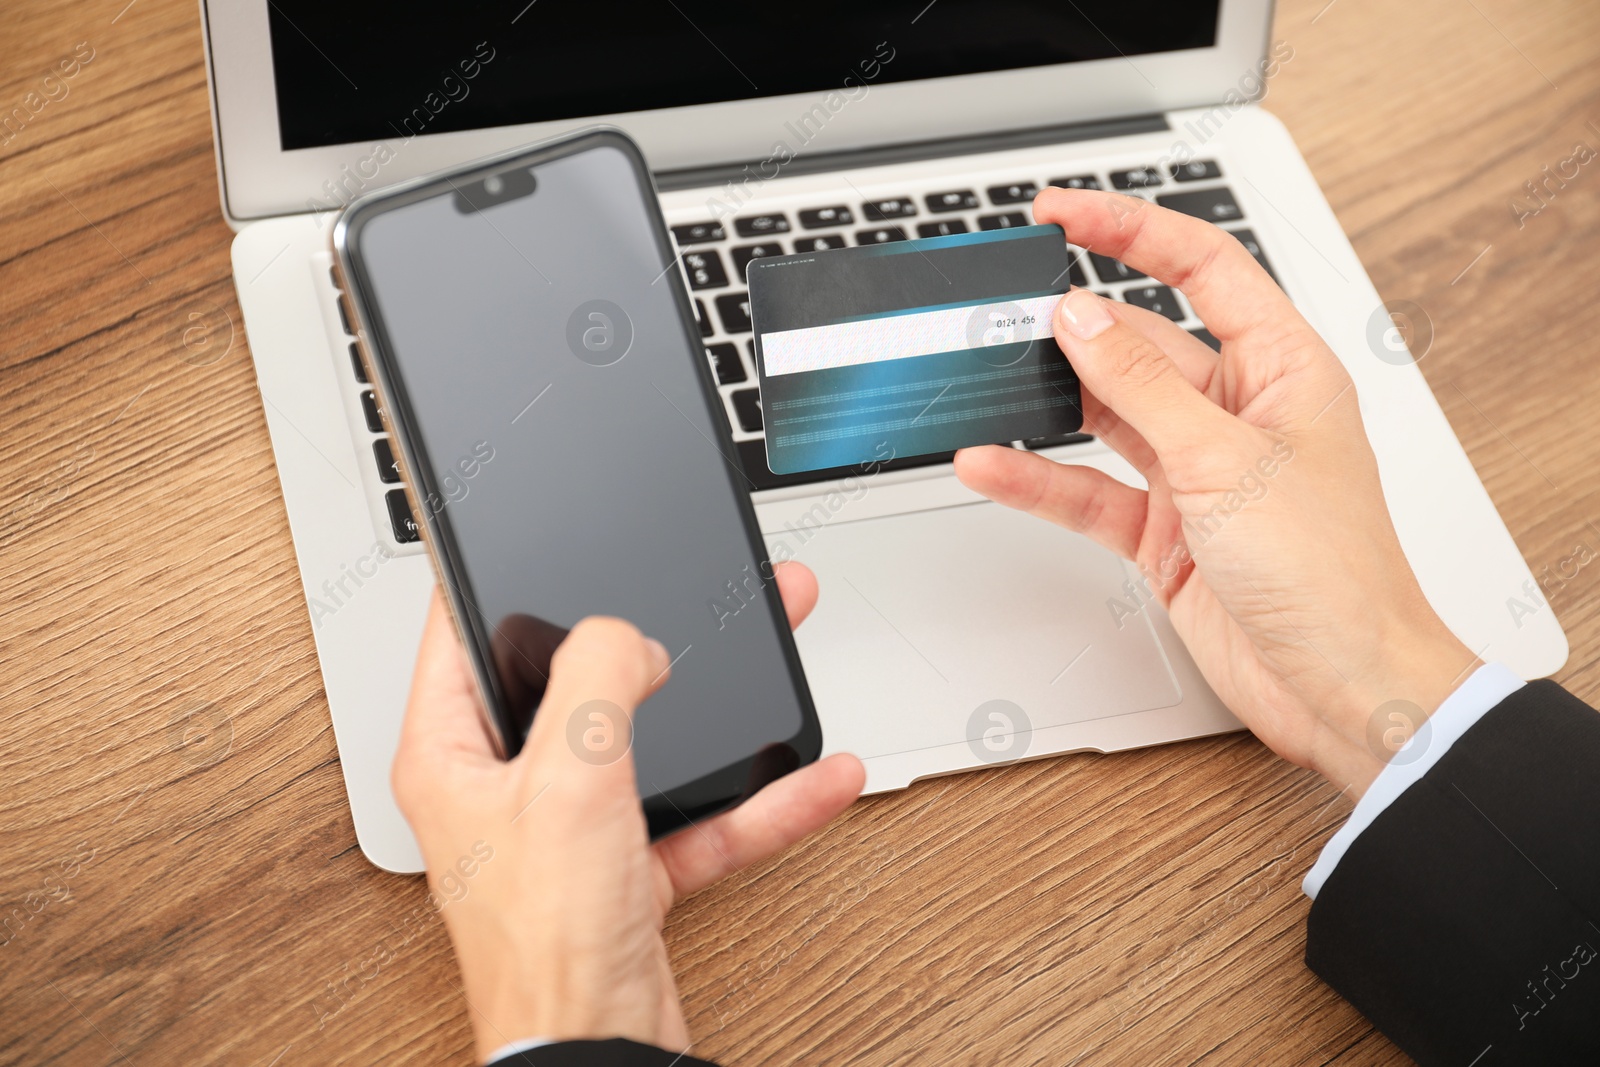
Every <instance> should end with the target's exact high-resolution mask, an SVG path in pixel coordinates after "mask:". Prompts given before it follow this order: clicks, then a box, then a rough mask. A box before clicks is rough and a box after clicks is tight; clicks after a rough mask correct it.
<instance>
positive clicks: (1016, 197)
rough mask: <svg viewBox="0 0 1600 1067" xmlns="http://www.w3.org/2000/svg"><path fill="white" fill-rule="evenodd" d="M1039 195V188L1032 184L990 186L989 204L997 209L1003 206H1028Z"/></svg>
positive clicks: (1018, 183) (1016, 183) (1019, 183)
mask: <svg viewBox="0 0 1600 1067" xmlns="http://www.w3.org/2000/svg"><path fill="white" fill-rule="evenodd" d="M1038 195H1039V187H1038V186H1037V185H1035V184H1033V183H1032V182H1015V183H1013V184H1011V185H991V186H989V203H991V204H993V205H994V206H995V207H999V206H1001V205H1002V204H1026V203H1028V202H1029V201H1031V200H1032V199H1033V198H1034V197H1036V196H1038Z"/></svg>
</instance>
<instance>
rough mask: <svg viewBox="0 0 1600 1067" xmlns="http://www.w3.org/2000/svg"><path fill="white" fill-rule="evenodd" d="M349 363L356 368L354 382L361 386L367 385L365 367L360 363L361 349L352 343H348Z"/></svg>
mask: <svg viewBox="0 0 1600 1067" xmlns="http://www.w3.org/2000/svg"><path fill="white" fill-rule="evenodd" d="M350 362H351V363H354V364H355V367H356V381H358V382H360V383H361V384H362V385H366V384H367V365H366V364H365V363H363V362H361V347H360V346H359V345H357V344H356V343H355V342H354V341H351V342H350Z"/></svg>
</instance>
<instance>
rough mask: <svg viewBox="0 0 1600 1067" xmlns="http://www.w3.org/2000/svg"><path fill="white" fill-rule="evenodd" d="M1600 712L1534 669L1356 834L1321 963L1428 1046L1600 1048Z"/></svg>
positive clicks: (1329, 915) (1317, 924) (1488, 1056)
mask: <svg viewBox="0 0 1600 1067" xmlns="http://www.w3.org/2000/svg"><path fill="white" fill-rule="evenodd" d="M1597 950H1600V715H1597V714H1596V713H1595V711H1594V709H1592V708H1590V707H1589V706H1588V705H1586V704H1584V703H1583V702H1582V701H1580V700H1578V699H1576V698H1575V697H1573V696H1571V695H1570V694H1568V693H1567V692H1566V691H1565V690H1563V689H1562V688H1561V687H1560V686H1558V685H1556V684H1554V683H1553V682H1534V683H1532V684H1530V685H1528V686H1525V687H1523V688H1522V689H1520V690H1518V691H1517V692H1515V693H1513V694H1512V695H1511V696H1509V697H1507V698H1506V699H1505V700H1504V701H1502V702H1501V703H1500V704H1499V705H1497V706H1496V707H1494V708H1493V709H1492V710H1490V711H1489V712H1488V713H1487V714H1485V715H1484V717H1483V718H1481V719H1479V720H1478V722H1477V723H1476V724H1474V725H1473V727H1472V728H1471V729H1470V730H1468V731H1467V732H1466V733H1465V734H1463V735H1462V737H1461V738H1460V739H1459V740H1458V741H1457V742H1456V743H1455V744H1454V745H1453V746H1451V748H1450V751H1449V752H1447V753H1445V755H1444V756H1443V757H1442V758H1441V759H1440V760H1439V762H1438V763H1437V764H1435V765H1434V767H1433V768H1432V769H1431V770H1429V771H1428V773H1427V774H1426V775H1424V776H1423V777H1422V779H1421V780H1420V781H1418V782H1417V783H1416V784H1414V785H1413V786H1412V787H1411V788H1410V789H1408V790H1406V792H1404V793H1403V794H1401V795H1400V796H1399V797H1398V798H1397V799H1396V800H1395V801H1394V803H1392V804H1391V805H1390V806H1389V807H1388V808H1387V809H1386V810H1385V811H1384V812H1383V813H1382V814H1381V815H1379V816H1378V818H1377V819H1376V820H1374V821H1373V823H1372V825H1371V826H1369V827H1367V829H1366V830H1364V831H1363V832H1362V833H1361V835H1360V836H1359V837H1357V838H1356V840H1355V842H1354V843H1353V844H1352V845H1351V846H1350V849H1349V851H1347V852H1346V853H1345V855H1344V857H1343V859H1341V860H1340V861H1339V865H1338V866H1337V867H1336V868H1334V871H1333V874H1332V875H1330V876H1329V878H1328V880H1327V881H1326V882H1325V883H1324V884H1323V887H1322V890H1321V891H1320V892H1319V893H1318V895H1317V899H1316V902H1315V904H1313V905H1312V908H1311V918H1310V925H1309V930H1308V931H1307V937H1306V963H1307V964H1308V965H1309V966H1310V967H1311V969H1312V970H1313V971H1315V972H1316V973H1317V974H1318V975H1320V976H1321V977H1322V978H1323V980H1324V981H1326V982H1327V983H1328V984H1329V985H1331V986H1332V987H1333V988H1334V989H1335V990H1337V991H1338V992H1339V993H1340V994H1342V995H1343V996H1344V997H1345V998H1347V999H1348V1000H1349V1001H1350V1002H1351V1003H1352V1004H1354V1005H1355V1006H1356V1007H1357V1008H1359V1009H1360V1010H1361V1012H1362V1014H1364V1015H1365V1016H1366V1017H1367V1018H1368V1019H1370V1020H1372V1022H1373V1023H1374V1024H1375V1025H1376V1026H1377V1027H1378V1028H1379V1029H1380V1030H1382V1031H1383V1032H1384V1033H1385V1034H1387V1035H1388V1036H1389V1037H1390V1038H1391V1039H1392V1040H1393V1041H1394V1042H1395V1044H1397V1045H1399V1046H1400V1047H1401V1048H1402V1049H1404V1050H1405V1051H1406V1052H1407V1053H1409V1054H1410V1055H1411V1056H1412V1057H1413V1058H1415V1059H1416V1060H1417V1061H1418V1062H1419V1063H1422V1064H1451V1065H1453V1067H1467V1065H1469V1064H1471V1065H1473V1067H1495V1065H1499V1064H1520V1063H1538V1064H1566V1063H1583V1064H1600V951H1597Z"/></svg>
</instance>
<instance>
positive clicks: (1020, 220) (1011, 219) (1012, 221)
mask: <svg viewBox="0 0 1600 1067" xmlns="http://www.w3.org/2000/svg"><path fill="white" fill-rule="evenodd" d="M1027 224H1028V216H1026V215H1024V214H1023V213H1022V212H1020V211H1006V212H1002V213H1001V214H999V215H979V216H978V229H980V230H1009V229H1011V228H1012V227H1013V226H1026V225H1027Z"/></svg>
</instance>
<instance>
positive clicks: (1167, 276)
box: [1033, 187, 1310, 341]
mask: <svg viewBox="0 0 1600 1067" xmlns="http://www.w3.org/2000/svg"><path fill="white" fill-rule="evenodd" d="M1033 217H1034V218H1035V219H1036V220H1037V221H1039V222H1053V223H1055V224H1056V225H1058V226H1060V227H1061V228H1062V229H1063V230H1066V231H1067V240H1068V241H1070V242H1072V243H1073V244H1075V245H1078V246H1079V247H1081V248H1084V249H1087V250H1089V251H1091V252H1095V253H1097V254H1099V255H1102V256H1110V257H1111V258H1113V259H1117V260H1121V261H1122V262H1123V263H1126V264H1127V265H1128V266H1130V267H1132V268H1134V269H1135V270H1139V271H1143V272H1144V273H1146V274H1148V275H1150V277H1152V278H1154V279H1156V280H1157V281H1159V282H1161V283H1163V284H1165V285H1170V286H1172V287H1173V288H1174V289H1179V290H1182V292H1183V295H1184V296H1187V297H1188V298H1189V303H1191V304H1193V305H1194V311H1195V314H1196V315H1199V316H1200V319H1201V321H1202V322H1204V323H1205V324H1206V328H1207V329H1209V330H1210V331H1211V332H1212V334H1213V335H1215V336H1216V337H1217V338H1218V339H1219V340H1221V341H1231V340H1237V339H1238V338H1240V337H1243V336H1244V335H1245V334H1247V333H1249V332H1250V331H1251V330H1253V329H1254V328H1256V327H1257V326H1260V325H1262V324H1264V323H1268V322H1282V321H1285V320H1287V321H1293V322H1301V323H1304V320H1303V319H1302V318H1301V317H1300V313H1299V311H1297V310H1296V309H1295V306H1294V304H1293V303H1292V302H1291V301H1290V300H1289V297H1288V295H1287V294H1285V293H1284V291H1283V290H1282V289H1280V288H1279V287H1278V283H1277V282H1275V281H1273V280H1272V276H1271V275H1269V274H1268V273H1267V272H1266V271H1265V270H1264V269H1262V267H1261V264H1259V263H1257V262H1256V261H1255V257H1253V256H1251V255H1250V253H1249V252H1247V251H1245V247H1244V245H1242V244H1240V243H1239V240H1238V239H1237V238H1235V237H1234V236H1233V235H1232V234H1230V233H1228V232H1227V231H1226V230H1223V229H1221V228H1220V227H1218V226H1215V225H1213V224H1211V223H1209V222H1206V221H1204V220H1203V219H1197V218H1193V217H1191V216H1189V215H1185V214H1182V213H1181V212H1177V211H1171V210H1169V209H1167V208H1164V207H1161V206H1159V205H1157V204H1152V203H1151V202H1150V201H1148V200H1144V199H1142V198H1140V197H1136V196H1120V195H1118V194H1116V193H1107V192H1097V191H1094V190H1091V189H1057V188H1054V187H1052V188H1049V189H1046V190H1044V191H1043V192H1041V193H1040V194H1039V195H1038V196H1037V197H1035V198H1034V201H1033ZM1306 329H1308V330H1309V329H1310V326H1309V324H1307V325H1306Z"/></svg>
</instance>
